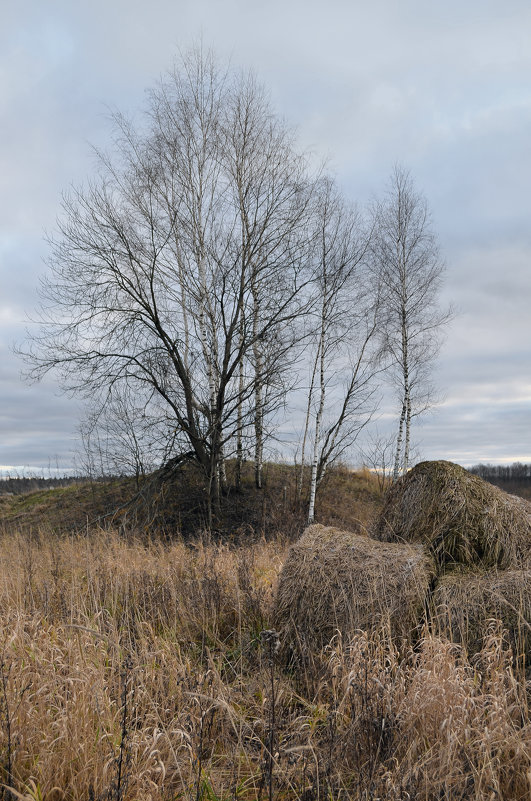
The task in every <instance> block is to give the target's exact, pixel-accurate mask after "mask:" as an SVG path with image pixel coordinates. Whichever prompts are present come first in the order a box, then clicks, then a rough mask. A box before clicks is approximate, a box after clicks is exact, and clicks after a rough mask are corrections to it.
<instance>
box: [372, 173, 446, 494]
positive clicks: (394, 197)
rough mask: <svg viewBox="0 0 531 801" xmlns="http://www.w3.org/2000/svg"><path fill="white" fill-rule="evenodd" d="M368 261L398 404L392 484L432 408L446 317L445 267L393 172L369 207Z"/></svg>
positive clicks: (420, 208) (407, 182)
mask: <svg viewBox="0 0 531 801" xmlns="http://www.w3.org/2000/svg"><path fill="white" fill-rule="evenodd" d="M374 230H375V236H374V238H373V245H372V250H373V256H374V265H375V269H376V274H377V276H378V280H379V281H380V283H381V286H382V301H383V307H384V315H383V325H382V349H383V352H384V353H385V354H386V355H387V357H388V358H389V360H390V366H389V375H390V377H391V380H392V382H393V384H394V386H395V387H396V389H397V392H398V396H399V400H400V416H399V422H398V433H397V438H396V449H395V457H394V466H393V480H396V479H397V478H398V476H399V475H400V474H401V473H405V472H407V470H408V467H409V460H410V448H411V421H412V418H413V417H415V416H417V415H419V414H421V413H422V412H424V411H426V410H427V409H428V408H429V407H430V406H431V405H432V403H433V397H434V396H433V386H432V383H431V377H430V372H431V368H432V365H433V361H434V359H435V357H436V355H437V353H438V350H439V344H440V336H439V334H440V330H441V327H442V326H443V325H444V324H445V323H446V322H447V321H448V320H449V319H450V317H451V312H450V311H449V310H442V309H441V308H440V306H439V290H440V287H441V281H442V276H443V272H444V264H443V262H442V260H441V258H440V254H439V246H438V243H437V238H436V236H435V233H434V231H433V227H432V223H431V218H430V215H429V211H428V205H427V202H426V199H425V197H424V196H423V195H422V194H420V193H419V192H417V191H416V189H415V187H414V185H413V181H412V178H411V176H410V174H409V172H408V171H407V170H405V169H404V168H403V167H400V166H396V167H395V168H394V170H393V173H392V175H391V178H390V181H389V186H388V191H387V195H386V197H385V198H384V199H383V200H382V201H380V202H377V203H376V204H375V207H374Z"/></svg>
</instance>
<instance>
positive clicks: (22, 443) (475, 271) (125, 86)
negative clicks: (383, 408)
mask: <svg viewBox="0 0 531 801" xmlns="http://www.w3.org/2000/svg"><path fill="white" fill-rule="evenodd" d="M529 30H531V8H530V7H529V4H528V3H527V2H518V1H517V0H515V2H512V3H510V4H506V5H505V6H503V7H502V6H501V5H500V4H499V3H495V2H490V1H489V0H481V2H480V0H472V2H468V3H462V2H459V3H458V2H456V0H452V1H451V2H447V3H444V4H442V3H437V4H427V3H425V2H422V0H405V2H401V3H396V2H394V0H376V2H373V3H371V4H367V3H365V4H361V3H351V2H347V0H332V2H330V3H327V4H323V3H322V2H317V0H304V1H303V0H291V2H289V3H286V2H282V3H281V2H280V0H270V2H268V3H260V4H258V3H255V2H249V0H227V2H224V3H218V2H216V1H215V0H199V2H195V3H193V4H191V3H188V2H185V0H179V1H178V2H175V0H173V2H170V0H154V1H153V2H151V3H150V4H146V3H144V2H140V0H136V2H132V0H127V2H126V0H113V2H112V3H108V2H103V0H94V2H92V3H90V4H88V3H81V4H78V3H71V2H69V1H68V0H55V1H54V2H52V3H46V4H43V3H41V2H38V0H28V2H27V3H24V4H18V5H15V4H8V9H7V11H6V10H4V14H3V24H2V29H1V30H0V114H1V122H2V124H1V125H0V175H2V189H1V194H0V280H1V285H2V294H1V296H0V357H1V359H2V362H1V367H0V390H1V398H2V405H1V413H0V465H2V464H4V465H5V464H17V465H34V466H38V465H41V466H46V465H47V464H48V462H49V460H50V459H51V460H55V458H56V455H57V458H58V459H59V460H60V462H61V464H64V465H65V466H68V465H69V464H70V463H71V460H72V450H73V439H74V436H75V428H76V424H77V416H78V414H79V407H78V404H77V402H75V401H73V400H71V399H68V398H65V397H63V396H61V395H59V394H58V388H57V387H56V385H54V383H53V381H52V379H49V380H48V381H47V382H46V383H45V384H41V385H35V386H28V385H25V384H22V383H21V382H20V379H19V370H20V365H19V364H18V363H17V361H16V359H15V357H14V356H12V355H11V353H10V352H9V350H8V344H9V342H10V341H11V340H14V339H16V340H18V341H20V340H21V339H23V336H24V334H23V331H24V321H25V318H26V315H27V314H30V315H31V313H32V309H34V307H35V305H36V303H37V297H36V286H37V281H38V276H39V275H41V274H42V273H43V272H44V271H45V270H46V266H45V263H44V259H45V258H46V255H47V246H46V242H45V240H44V233H45V231H47V230H48V231H51V230H53V227H54V224H55V218H56V215H57V213H58V210H59V205H60V195H61V191H62V190H64V189H66V188H68V186H69V185H70V184H71V183H74V184H78V183H80V182H83V181H84V180H86V179H87V177H89V176H90V174H91V172H92V171H93V170H94V164H95V162H94V158H93V155H92V152H91V148H90V145H89V143H92V144H94V145H96V146H98V147H106V146H108V145H109V144H110V142H109V126H108V123H107V119H106V114H107V109H108V107H119V108H120V109H122V110H124V111H126V112H128V113H134V112H135V111H136V110H137V109H139V108H140V107H141V106H142V104H143V102H144V90H145V88H146V87H149V86H150V85H151V84H152V83H153V82H154V81H155V80H156V79H157V77H158V76H159V75H160V74H161V73H162V72H164V70H165V69H166V68H168V67H169V66H171V63H172V59H173V57H174V55H175V53H176V52H177V51H178V49H179V48H181V49H184V50H186V49H187V48H188V47H189V46H190V45H192V44H193V43H194V42H197V41H198V40H199V39H200V38H201V37H202V39H203V41H204V43H205V46H210V45H212V46H213V47H214V49H215V50H216V51H217V52H218V53H219V54H220V55H221V56H222V57H230V58H231V59H232V62H233V64H234V65H236V66H241V67H242V68H244V69H248V68H252V69H254V70H255V71H256V73H257V74H258V76H259V77H260V79H261V80H262V81H263V82H264V83H265V84H266V86H267V87H268V88H269V90H270V92H271V97H272V100H273V103H274V105H275V106H276V108H277V109H278V111H279V112H280V113H281V114H283V116H284V117H285V118H286V119H287V120H288V121H290V122H293V123H294V124H296V125H297V126H298V130H299V137H300V140H301V143H302V144H303V145H304V146H306V147H309V148H311V149H312V150H313V151H314V152H315V153H316V158H319V159H321V158H323V157H326V158H328V160H329V163H330V166H331V168H332V169H333V170H334V171H335V173H336V175H337V177H338V179H339V180H340V182H341V183H342V185H343V187H344V189H345V191H346V193H347V194H349V195H350V196H351V197H352V198H353V199H356V200H358V201H359V202H360V203H364V202H366V201H368V200H370V198H371V197H372V196H373V195H374V194H375V193H378V192H380V191H381V190H382V188H383V185H384V183H385V180H386V177H387V175H388V174H389V172H390V170H391V168H392V165H393V163H394V162H396V161H400V162H402V163H404V164H405V165H407V166H408V167H409V168H410V169H411V171H412V174H413V176H414V178H415V181H416V184H417V186H418V187H419V188H420V189H421V190H422V191H423V192H424V193H425V194H426V196H427V198H428V201H429V204H430V207H431V210H432V213H433V219H434V225H435V228H436V229H437V231H438V232H439V234H440V240H441V248H442V252H443V254H444V256H445V259H446V262H447V265H448V273H447V281H446V286H445V290H444V298H445V299H452V300H453V302H454V303H455V305H456V306H457V308H458V311H459V314H458V316H457V318H456V320H455V322H454V323H453V324H452V327H451V328H450V329H449V331H448V336H447V339H446V343H445V346H444V348H443V350H442V353H441V359H440V362H439V365H438V370H437V383H438V385H439V386H440V387H441V389H442V392H443V395H444V397H445V400H444V403H443V405H442V406H441V407H440V409H439V410H438V411H437V412H436V413H433V414H432V415H431V416H430V417H429V418H428V419H427V420H426V421H425V423H424V424H423V425H422V427H421V428H420V429H419V431H418V435H419V440H420V450H421V453H422V454H423V455H425V456H427V457H429V458H437V457H441V458H453V459H455V460H457V461H461V462H463V463H471V462H477V461H480V460H483V461H497V460H509V461H511V460H513V459H520V460H525V461H531V443H530V436H529V431H530V430H531V425H530V423H531V413H530V409H531V378H530V368H531V345H530V341H531V338H530V333H531V332H530V328H531V324H530V315H529V310H528V309H529V298H530V296H531V228H530V226H529V216H530V214H529V213H530V208H529V206H530V201H529V186H530V185H531V158H530V156H531V152H530V150H531V135H530V134H531V81H530V78H531V48H529ZM390 413H391V412H390ZM382 423H383V424H385V421H382Z"/></svg>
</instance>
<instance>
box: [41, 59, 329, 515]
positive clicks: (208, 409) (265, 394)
mask: <svg viewBox="0 0 531 801" xmlns="http://www.w3.org/2000/svg"><path fill="white" fill-rule="evenodd" d="M148 102H149V105H148V109H147V114H146V115H145V116H144V118H143V120H142V123H141V124H139V125H136V126H134V125H133V124H131V123H129V122H128V121H126V120H125V119H124V118H123V117H122V116H120V115H118V114H117V115H115V118H114V123H115V131H116V140H115V148H114V151H113V153H112V155H110V156H108V155H106V154H99V160H100V171H99V174H98V176H97V177H96V178H95V179H94V180H93V181H92V182H91V183H90V184H89V185H88V186H86V187H85V188H81V189H75V190H73V191H72V192H70V193H69V194H68V195H67V196H65V198H64V203H63V216H62V218H61V220H60V222H59V232H58V235H57V236H55V237H53V238H52V240H51V247H52V256H51V259H50V268H51V272H50V275H49V277H48V278H47V279H46V280H45V282H44V284H43V299H44V304H43V310H42V327H41V328H40V331H39V332H38V333H37V334H34V336H33V348H32V352H31V354H30V358H31V360H32V365H33V366H32V371H31V372H32V375H33V376H34V377H37V378H38V377H40V376H42V375H44V374H45V373H47V372H48V371H49V370H51V369H58V370H59V371H60V373H61V375H62V379H63V382H64V386H65V387H66V388H67V389H68V390H70V391H73V392H80V393H82V394H85V395H87V396H92V395H94V394H98V393H101V392H102V391H110V392H111V393H113V392H114V390H115V388H117V392H118V388H120V387H124V386H125V387H127V391H128V392H130V393H132V395H134V394H135V393H136V392H137V391H138V392H139V393H140V394H142V395H151V396H153V397H154V398H156V400H157V404H158V406H159V408H160V409H161V410H162V411H161V414H163V416H164V419H165V421H166V422H167V424H168V427H169V428H171V429H172V430H173V432H174V435H173V438H172V445H173V447H174V449H175V452H177V453H178V452H180V451H190V452H191V453H192V454H193V456H194V458H195V459H196V460H197V462H198V463H199V464H200V465H201V467H202V469H203V472H204V475H205V479H206V481H207V484H208V489H209V498H210V500H211V504H210V507H209V508H210V509H212V503H214V505H217V504H219V498H220V491H221V486H222V482H223V461H224V457H225V456H226V455H227V454H230V453H233V452H234V451H235V450H237V449H238V441H239V438H240V439H241V436H242V433H243V432H244V431H248V430H249V426H252V427H254V431H255V442H256V448H255V451H256V465H257V467H256V472H257V483H258V484H259V483H260V480H261V479H260V476H261V458H262V452H263V420H264V417H265V415H266V414H267V413H268V407H267V404H268V403H269V404H270V407H269V408H274V406H275V404H278V403H279V398H280V396H281V394H282V391H283V386H282V381H281V378H282V376H283V375H284V374H285V373H286V370H287V366H288V365H289V363H290V359H291V354H292V352H293V348H294V347H295V346H296V345H297V342H298V335H297V321H298V320H299V318H300V316H301V315H302V314H303V312H304V311H305V309H307V307H308V303H309V293H308V291H307V287H308V285H309V283H310V280H311V276H310V274H309V268H308V259H307V258H306V250H307V242H308V235H307V229H308V220H309V215H310V214H311V210H312V207H313V206H312V202H311V201H312V192H313V190H312V186H313V180H311V179H310V178H309V172H308V165H307V161H306V159H305V158H304V157H303V156H301V155H299V154H298V153H297V152H296V150H295V148H294V145H293V141H292V136H291V134H290V132H289V131H288V130H287V128H286V126H285V125H284V124H283V123H282V122H281V121H280V120H279V119H278V118H277V117H276V116H275V115H274V114H273V113H272V111H271V109H270V107H269V104H268V102H267V100H266V98H265V96H264V93H263V92H262V90H261V89H260V88H259V87H258V86H257V85H256V83H255V82H254V80H253V79H252V78H248V77H246V76H241V75H235V74H234V73H231V72H229V71H227V70H223V69H221V68H220V67H219V66H218V65H217V63H216V62H215V59H214V58H213V57H212V56H211V55H210V54H207V55H204V54H203V53H197V52H195V53H193V54H192V55H191V56H190V57H187V58H184V59H183V60H182V63H181V64H180V65H179V68H178V69H175V70H174V71H173V72H172V73H171V74H170V75H168V76H167V77H166V78H165V79H164V80H163V81H161V83H160V84H159V85H158V86H157V87H155V88H154V89H153V90H152V91H151V93H150V94H149V101H148ZM118 394H119V392H118Z"/></svg>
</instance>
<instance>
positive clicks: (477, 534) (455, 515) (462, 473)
mask: <svg viewBox="0 0 531 801" xmlns="http://www.w3.org/2000/svg"><path fill="white" fill-rule="evenodd" d="M374 536H375V537H376V539H379V540H382V541H385V542H400V543H404V542H409V543H423V544H424V545H425V546H426V547H427V548H428V549H429V550H430V552H431V553H432V554H433V556H434V558H435V560H436V562H437V564H438V566H439V569H441V568H443V569H444V568H445V567H446V566H447V565H448V564H460V565H465V566H468V567H470V568H476V569H477V568H481V567H483V568H491V567H500V568H523V567H527V566H529V567H531V504H529V503H528V502H527V501H524V500H523V499H522V498H517V497H516V496H514V495H508V494H507V493H506V492H503V491H502V490H500V489H498V488H497V487H494V486H492V485H491V484H488V483H487V482H486V481H483V480H482V479H480V478H478V477H477V476H473V475H472V474H471V473H469V472H468V471H467V470H465V469H464V468H462V467H460V466H459V465H456V464H453V463H452V462H443V461H439V462H422V463H421V464H418V465H417V466H416V467H414V468H413V469H412V470H410V472H409V473H408V474H407V475H406V476H404V477H403V478H401V479H399V480H398V481H397V482H396V483H395V484H393V486H392V487H391V489H390V490H389V492H388V494H387V496H386V499H385V503H384V508H383V511H382V514H381V516H380V518H379V520H378V522H377V524H376V527H375V530H374Z"/></svg>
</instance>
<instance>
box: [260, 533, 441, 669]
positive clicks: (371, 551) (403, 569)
mask: <svg viewBox="0 0 531 801" xmlns="http://www.w3.org/2000/svg"><path fill="white" fill-rule="evenodd" d="M432 576H433V566H432V564H431V561H430V559H429V557H427V556H426V555H425V553H424V549H423V547H422V545H416V546H415V545H413V546H412V545H398V544H394V543H382V542H377V541H375V540H373V539H370V538H369V537H367V536H364V535H362V534H355V533H353V532H349V531H341V530H340V529H337V528H332V527H326V526H322V525H313V526H310V527H309V528H308V529H306V531H305V532H304V534H303V535H302V537H301V538H300V540H298V542H296V543H295V544H294V545H292V546H291V548H290V550H289V553H288V556H287V559H286V562H285V563H284V566H283V568H282V571H281V573H280V577H279V583H278V589H277V593H276V601H275V614H274V617H275V624H276V626H277V628H278V629H279V630H280V632H281V639H282V643H283V647H284V649H285V650H286V651H289V650H291V651H293V652H295V653H298V654H300V655H302V656H306V655H308V654H310V653H312V652H315V651H318V650H319V649H321V648H322V647H323V646H324V645H326V644H327V643H328V642H329V641H330V640H331V639H332V637H333V636H334V634H335V633H336V632H337V631H340V632H341V634H342V635H343V636H344V637H345V638H346V639H348V638H349V637H351V636H353V635H354V634H355V633H356V632H357V631H359V630H360V629H361V630H370V629H376V628H379V627H382V626H384V627H387V628H388V630H389V631H390V632H391V633H392V634H393V635H395V636H406V637H407V636H408V635H409V634H410V633H411V630H412V629H414V628H415V627H416V626H417V623H418V620H419V617H420V616H421V613H422V609H423V606H424V603H425V599H426V595H427V592H428V588H429V584H430V581H431V578H432Z"/></svg>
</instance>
